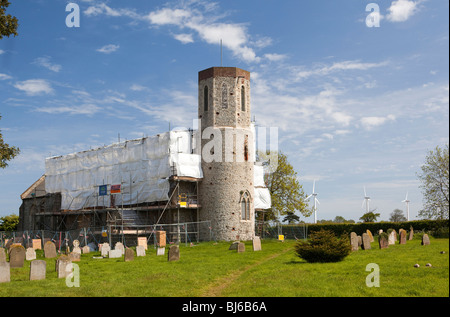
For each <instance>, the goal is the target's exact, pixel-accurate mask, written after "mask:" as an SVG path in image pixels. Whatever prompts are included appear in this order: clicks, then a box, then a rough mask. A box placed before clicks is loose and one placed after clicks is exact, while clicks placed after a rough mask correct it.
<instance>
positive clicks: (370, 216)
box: [359, 210, 380, 222]
mask: <svg viewBox="0 0 450 317" xmlns="http://www.w3.org/2000/svg"><path fill="white" fill-rule="evenodd" d="M374 211H375V210H372V211H369V212H366V213H365V214H364V215H362V216H361V218H359V220H362V221H363V222H375V221H377V218H378V217H379V216H380V214H379V213H374Z"/></svg>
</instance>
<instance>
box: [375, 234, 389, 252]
mask: <svg viewBox="0 0 450 317" xmlns="http://www.w3.org/2000/svg"><path fill="white" fill-rule="evenodd" d="M378 245H379V246H380V249H387V248H388V247H389V236H388V234H387V233H384V232H383V233H381V234H380V235H379V236H378Z"/></svg>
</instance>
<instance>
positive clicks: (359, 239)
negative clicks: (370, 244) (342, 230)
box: [358, 236, 362, 248]
mask: <svg viewBox="0 0 450 317" xmlns="http://www.w3.org/2000/svg"><path fill="white" fill-rule="evenodd" d="M361 246H362V238H361V236H358V248H361Z"/></svg>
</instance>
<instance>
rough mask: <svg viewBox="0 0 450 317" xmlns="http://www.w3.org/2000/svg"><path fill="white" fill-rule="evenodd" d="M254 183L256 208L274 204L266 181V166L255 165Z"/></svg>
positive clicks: (264, 207) (265, 207) (268, 206)
mask: <svg viewBox="0 0 450 317" xmlns="http://www.w3.org/2000/svg"><path fill="white" fill-rule="evenodd" d="M253 171H254V172H253V183H254V186H255V199H254V205H255V209H269V208H270V207H271V205H272V201H271V198H270V192H269V189H268V188H267V187H266V184H265V182H264V166H262V165H257V164H255V165H254V166H253Z"/></svg>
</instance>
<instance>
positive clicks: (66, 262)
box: [56, 255, 73, 278]
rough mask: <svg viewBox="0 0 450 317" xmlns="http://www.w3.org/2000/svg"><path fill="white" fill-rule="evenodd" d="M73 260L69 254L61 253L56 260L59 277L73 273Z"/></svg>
mask: <svg viewBox="0 0 450 317" xmlns="http://www.w3.org/2000/svg"><path fill="white" fill-rule="evenodd" d="M72 269H73V266H72V261H71V260H70V258H69V257H68V256H67V255H61V256H60V257H59V258H58V260H56V275H57V276H58V278H65V277H67V276H69V275H70V273H72Z"/></svg>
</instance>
